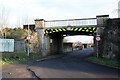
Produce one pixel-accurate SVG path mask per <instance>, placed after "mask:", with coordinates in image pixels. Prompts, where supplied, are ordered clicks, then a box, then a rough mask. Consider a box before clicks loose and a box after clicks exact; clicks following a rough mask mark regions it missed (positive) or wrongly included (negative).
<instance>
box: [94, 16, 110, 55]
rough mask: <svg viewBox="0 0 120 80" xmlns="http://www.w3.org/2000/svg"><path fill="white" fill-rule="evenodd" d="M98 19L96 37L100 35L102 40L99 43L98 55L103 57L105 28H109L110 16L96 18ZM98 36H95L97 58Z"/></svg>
mask: <svg viewBox="0 0 120 80" xmlns="http://www.w3.org/2000/svg"><path fill="white" fill-rule="evenodd" d="M96 18H97V33H96V35H100V37H101V40H100V41H99V42H98V53H99V56H102V53H103V51H102V50H103V49H102V48H103V45H104V44H103V40H102V38H103V37H104V34H103V31H104V28H105V27H106V26H107V20H108V19H109V15H99V16H96ZM96 35H94V52H95V53H94V56H97V42H96V40H95V37H96Z"/></svg>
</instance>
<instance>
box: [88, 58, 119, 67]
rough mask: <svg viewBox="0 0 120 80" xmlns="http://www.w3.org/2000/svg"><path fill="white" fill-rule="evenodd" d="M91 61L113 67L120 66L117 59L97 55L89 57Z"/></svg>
mask: <svg viewBox="0 0 120 80" xmlns="http://www.w3.org/2000/svg"><path fill="white" fill-rule="evenodd" d="M87 59H88V60H89V61H92V62H95V63H99V64H104V65H107V66H111V67H117V68H119V67H120V65H119V64H120V62H119V61H117V60H115V59H106V58H96V57H88V58H87Z"/></svg>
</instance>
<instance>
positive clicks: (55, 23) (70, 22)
mask: <svg viewBox="0 0 120 80" xmlns="http://www.w3.org/2000/svg"><path fill="white" fill-rule="evenodd" d="M90 25H97V19H96V18H84V19H67V20H51V21H45V28H49V27H63V26H90Z"/></svg>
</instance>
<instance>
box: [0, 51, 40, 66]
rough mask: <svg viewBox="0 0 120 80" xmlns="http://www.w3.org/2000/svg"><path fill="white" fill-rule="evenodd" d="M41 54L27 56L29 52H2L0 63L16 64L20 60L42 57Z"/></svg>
mask: <svg viewBox="0 0 120 80" xmlns="http://www.w3.org/2000/svg"><path fill="white" fill-rule="evenodd" d="M40 57H41V55H40V54H32V53H30V56H29V57H28V56H27V53H2V59H0V65H3V64H14V63H20V62H26V61H28V60H30V59H35V58H40Z"/></svg>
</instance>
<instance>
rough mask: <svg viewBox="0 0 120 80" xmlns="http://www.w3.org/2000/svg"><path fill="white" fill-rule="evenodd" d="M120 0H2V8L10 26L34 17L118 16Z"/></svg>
mask: <svg viewBox="0 0 120 80" xmlns="http://www.w3.org/2000/svg"><path fill="white" fill-rule="evenodd" d="M118 1H119V0H0V9H1V8H2V7H5V9H6V12H7V14H8V21H7V22H8V26H10V27H17V26H18V25H22V24H23V23H26V22H27V19H28V18H29V23H34V19H36V18H39V19H45V20H53V19H57V20H59V19H73V18H74V19H75V18H94V17H96V15H104V14H105V15H106V14H109V15H110V17H111V18H116V17H118V16H117V15H118V14H117V7H118Z"/></svg>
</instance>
